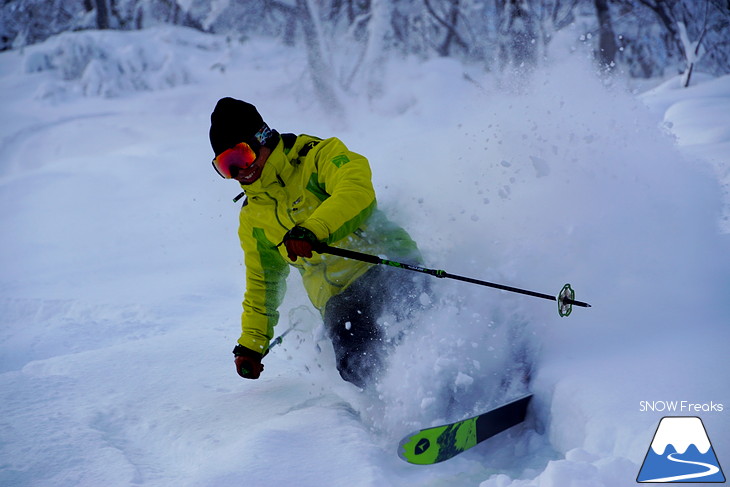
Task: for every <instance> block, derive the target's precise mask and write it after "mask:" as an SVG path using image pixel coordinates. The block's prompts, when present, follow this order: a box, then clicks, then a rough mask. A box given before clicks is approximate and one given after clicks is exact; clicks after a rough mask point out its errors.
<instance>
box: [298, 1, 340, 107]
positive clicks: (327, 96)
mask: <svg viewBox="0 0 730 487" xmlns="http://www.w3.org/2000/svg"><path fill="white" fill-rule="evenodd" d="M296 5H297V9H298V10H299V19H300V20H301V24H302V30H303V31H304V43H305V46H306V48H307V62H308V64H309V73H310V75H311V76H312V83H313V85H314V92H315V95H316V96H317V98H318V99H319V101H320V103H321V104H322V107H323V108H324V109H325V110H326V111H328V112H329V113H331V114H332V115H334V116H335V117H336V118H338V119H340V120H344V114H345V112H344V109H343V108H342V104H341V103H340V100H339V98H338V96H337V91H336V90H335V87H334V86H333V84H332V83H333V81H334V79H335V76H334V73H333V72H332V66H331V64H330V63H329V62H328V61H327V59H326V57H325V54H324V52H323V48H322V35H321V30H320V29H318V28H317V21H318V20H317V19H316V18H315V16H314V15H313V13H312V9H311V7H310V5H309V1H308V0H297V3H296Z"/></svg>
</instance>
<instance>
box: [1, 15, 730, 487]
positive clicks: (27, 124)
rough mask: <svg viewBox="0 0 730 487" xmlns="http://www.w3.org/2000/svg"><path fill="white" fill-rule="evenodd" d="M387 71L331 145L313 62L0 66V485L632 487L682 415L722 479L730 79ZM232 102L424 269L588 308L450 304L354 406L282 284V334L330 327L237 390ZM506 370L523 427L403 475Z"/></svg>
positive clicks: (481, 401)
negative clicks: (404, 244) (701, 434)
mask: <svg viewBox="0 0 730 487" xmlns="http://www.w3.org/2000/svg"><path fill="white" fill-rule="evenodd" d="M383 72H384V73H385V76H386V80H385V83H384V87H385V93H384V94H383V96H382V97H381V98H379V99H377V100H370V101H368V100H365V99H361V98H358V97H356V96H354V95H348V96H347V98H345V102H346V103H345V104H346V106H347V113H346V120H344V121H343V120H339V121H335V120H333V119H332V117H330V116H329V115H328V114H327V113H324V112H323V111H322V110H321V109H320V108H319V105H318V104H317V102H316V101H315V100H316V97H315V96H314V94H313V92H312V89H311V83H310V81H309V78H308V74H307V67H306V64H305V56H304V54H303V53H302V52H300V51H297V50H295V49H292V48H288V47H282V46H280V45H277V44H273V43H271V42H269V41H263V40H256V39H253V40H249V41H247V43H245V44H238V43H235V42H230V41H227V40H226V39H225V38H221V37H216V36H210V35H203V34H200V33H196V32H193V31H189V30H186V29H180V28H156V29H152V30H147V31H142V32H127V33H122V32H104V33H98V32H84V33H68V34H63V35H60V36H57V37H55V38H52V39H49V40H48V41H47V42H45V43H43V44H40V45H36V46H29V47H27V48H25V49H23V50H21V51H10V52H4V53H1V54H0V107H1V109H2V118H1V119H0V224H1V225H2V235H3V237H2V244H1V245H2V251H1V252H0V266H1V268H2V274H0V395H1V399H0V485H4V486H51V485H52V486H100V485H104V486H107V487H110V486H172V485H175V486H180V485H184V486H230V485H250V486H264V487H266V486H281V485H296V486H318V487H322V486H378V487H382V486H444V485H449V486H480V487H508V486H513V487H518V486H519V487H527V486H541V487H546V486H560V487H570V486H591V487H600V486H605V487H621V486H632V485H635V478H636V475H637V473H638V471H639V468H640V466H641V463H642V461H643V458H644V456H645V455H646V452H647V449H648V448H649V445H650V442H651V440H652V435H653V434H654V432H655V430H656V427H657V424H658V423H659V420H660V419H661V418H662V417H663V416H667V415H690V416H700V417H701V418H702V420H703V422H704V424H705V427H706V428H707V432H708V434H709V437H710V439H711V440H712V442H713V447H714V449H715V452H716V453H717V455H718V459H719V461H720V464H721V465H730V419H729V415H730V412H729V410H730V394H729V392H730V387H729V385H730V368H728V367H727V358H726V357H727V347H728V343H730V327H728V324H730V323H729V322H730V319H729V318H728V316H729V315H730V300H728V296H729V295H730V245H729V242H728V238H729V237H728V235H730V219H729V218H730V210H729V208H730V193H729V191H728V188H729V185H730V115H729V114H730V77H727V76H726V77H722V78H709V77H703V76H700V75H697V76H695V77H694V81H693V86H691V87H690V88H688V89H681V88H680V87H679V77H676V78H672V79H669V80H667V81H666V82H664V83H662V84H659V83H658V82H657V83H656V84H655V85H658V86H656V87H655V88H654V89H652V90H650V91H648V92H645V93H643V94H636V93H633V94H632V92H630V91H629V90H628V89H627V88H626V85H627V83H626V82H624V81H622V80H621V79H616V80H613V81H611V82H607V81H605V80H604V81H601V80H599V79H598V78H596V77H595V76H594V75H593V70H592V68H591V67H590V66H589V65H587V64H586V62H585V61H584V60H583V59H582V58H581V57H580V56H578V55H573V56H571V55H569V54H568V53H565V55H564V56H561V58H560V60H555V61H552V62H551V64H550V66H549V67H544V68H540V69H538V70H536V71H535V72H534V73H533V74H532V76H531V77H530V78H529V79H522V80H520V81H519V82H516V81H511V80H510V79H509V78H506V77H502V78H500V79H499V80H497V79H496V78H495V77H494V75H491V74H485V73H484V72H482V71H481V70H479V69H478V67H471V66H463V65H460V64H458V63H457V62H455V61H451V60H433V61H428V62H421V61H418V60H414V59H393V60H392V61H390V62H389V63H388V65H387V66H385V67H384V69H383ZM465 74H468V77H467V76H465ZM474 81H476V83H475V82H474ZM223 96H234V97H237V98H242V99H246V100H248V101H250V102H252V103H254V104H255V105H257V107H258V108H259V110H260V112H261V113H262V114H263V116H264V118H265V120H267V122H268V123H269V125H271V126H272V127H275V128H277V129H279V130H280V131H282V132H295V133H309V134H314V135H319V136H322V137H328V136H337V137H340V138H341V139H343V140H344V141H345V142H346V143H347V144H348V145H349V146H350V147H351V148H352V149H353V150H356V151H359V152H361V153H363V154H365V155H366V156H367V157H368V158H369V159H370V161H371V164H372V167H373V171H374V182H375V185H376V190H377V192H378V197H379V205H380V207H381V208H382V209H383V210H384V211H386V212H387V213H388V214H389V215H390V217H391V218H392V219H393V220H394V221H396V222H398V223H400V224H402V225H403V226H404V227H406V228H407V229H408V230H409V232H410V233H411V234H412V235H413V237H414V238H415V239H416V240H417V241H418V242H419V245H420V247H421V248H422V250H423V253H424V255H425V259H426V265H428V266H429V267H434V268H440V269H446V270H448V271H449V272H452V273H455V274H462V275H467V276H470V277H475V278H479V279H485V280H491V281H496V282H500V283H504V284H508V285H513V286H518V287H525V288H528V289H532V290H535V291H538V292H544V293H548V294H557V292H558V291H559V290H560V288H561V287H562V285H563V284H564V283H565V282H570V283H571V284H572V285H573V287H574V288H575V289H576V292H577V294H576V298H577V299H579V300H584V301H587V302H589V303H591V304H592V305H593V307H592V308H590V309H583V308H576V309H574V311H573V313H572V315H571V316H569V317H567V318H559V317H558V315H557V310H556V306H555V303H553V302H550V301H547V300H541V299H536V298H530V297H525V296H520V295H515V294H508V293H504V292H499V291H496V290H493V289H488V288H482V287H479V286H475V285H470V284H466V283H461V282H455V281H447V280H434V283H433V285H434V289H435V291H436V295H437V297H438V299H437V302H436V303H435V307H434V309H433V310H432V311H431V312H429V313H428V314H427V315H424V316H422V317H421V318H420V319H419V320H417V321H418V322H417V323H415V326H414V327H413V328H412V329H411V331H410V334H409V335H408V336H407V337H406V339H405V341H404V342H403V343H402V345H401V346H400V347H399V348H398V349H397V350H396V351H395V352H394V353H393V355H392V356H391V357H390V359H389V369H388V370H389V372H388V374H387V376H386V377H384V378H383V380H382V382H381V383H380V384H379V386H378V389H377V391H376V392H372V391H371V392H362V391H359V390H358V389H356V388H355V387H353V386H352V385H350V384H348V383H345V382H343V381H342V380H341V379H340V378H339V376H338V374H337V373H336V371H335V368H334V359H333V353H332V350H331V345H329V343H328V342H327V340H323V339H322V337H323V332H322V329H321V324H320V320H319V318H318V317H317V314H316V313H315V312H314V311H313V309H312V308H311V306H310V305H309V304H308V301H307V299H306V296H305V293H304V291H303V288H302V286H301V284H300V283H299V282H298V275H297V273H292V275H291V277H290V282H289V292H288V294H287V297H286V299H285V301H284V304H283V306H282V309H281V311H282V322H281V323H280V325H279V326H278V327H277V331H278V332H279V333H281V332H283V331H284V330H285V329H286V327H287V326H288V323H291V322H295V321H297V322H306V323H307V324H308V325H309V326H310V327H314V328H315V329H314V330H313V332H302V333H299V332H297V333H292V334H290V335H288V336H287V337H286V338H285V339H284V343H283V345H282V346H281V347H279V348H277V349H274V350H272V352H271V354H270V355H269V356H268V357H267V358H266V359H265V365H266V370H265V371H264V373H263V375H262V377H261V379H259V380H257V381H245V380H242V379H240V378H239V377H238V376H237V375H236V374H235V371H234V367H233V361H232V355H231V353H230V352H231V349H232V348H233V346H234V344H235V340H236V339H237V338H238V335H239V333H240V329H239V327H240V321H239V320H240V301H241V297H242V293H243V288H244V284H245V283H244V271H245V270H244V268H243V264H242V260H243V259H242V253H241V251H240V248H239V245H238V241H237V235H236V230H237V214H238V209H239V206H240V205H236V204H233V203H232V202H231V198H232V197H233V196H235V195H236V194H237V193H238V192H239V191H240V189H239V188H238V187H237V186H236V184H235V183H234V182H231V181H224V180H222V179H220V178H219V177H218V176H217V175H216V174H215V172H214V171H213V170H212V168H211V166H210V159H211V157H212V151H211V149H210V146H209V143H208V127H209V114H210V112H211V110H212V109H213V107H214V105H215V102H216V101H217V100H218V99H219V98H221V97H223ZM515 356H522V357H527V358H528V359H529V360H530V361H531V362H533V366H534V370H533V375H532V382H531V385H530V390H531V391H532V392H533V393H534V394H535V397H534V400H533V403H532V405H531V409H530V413H529V418H528V420H527V421H526V422H525V423H524V424H523V425H520V426H518V427H516V428H513V429H512V430H510V431H509V432H507V433H505V434H502V435H500V436H498V437H496V438H494V439H492V440H490V441H488V442H485V443H483V444H481V445H479V446H478V447H476V448H474V449H472V450H470V451H468V452H466V453H464V454H462V455H460V456H458V457H456V458H454V459H452V460H450V461H448V462H445V463H441V464H438V465H435V466H429V467H422V466H413V465H410V464H407V463H405V462H403V461H402V460H400V459H399V458H398V456H397V454H396V447H397V445H398V441H399V440H400V438H401V437H402V436H403V435H404V434H405V433H407V432H410V431H412V430H416V429H419V428H421V427H425V426H430V425H434V424H438V423H440V422H442V421H445V420H453V419H456V418H459V417H466V416H469V415H471V414H474V413H477V412H479V411H481V410H484V409H485V408H488V407H490V406H494V405H496V404H498V403H500V402H502V401H504V400H507V399H510V398H511V397H514V396H516V395H518V394H521V393H523V392H524V390H522V386H520V385H519V381H515V380H513V379H515V375H516V373H517V372H515V371H514V357H515ZM644 401H646V402H650V403H654V404H656V402H657V401H660V402H661V401H685V403H688V404H698V405H700V409H696V408H695V409H692V410H684V411H676V412H668V411H666V410H665V411H661V410H659V409H653V410H652V409H650V410H647V408H646V407H644V406H645V405H646V402H644ZM710 403H712V404H714V405H715V406H716V405H717V404H721V405H722V406H723V407H722V410H718V408H714V409H712V408H705V409H707V410H703V409H702V405H708V404H710ZM660 404H663V403H660ZM683 404H684V403H683ZM727 473H728V472H726V475H727Z"/></svg>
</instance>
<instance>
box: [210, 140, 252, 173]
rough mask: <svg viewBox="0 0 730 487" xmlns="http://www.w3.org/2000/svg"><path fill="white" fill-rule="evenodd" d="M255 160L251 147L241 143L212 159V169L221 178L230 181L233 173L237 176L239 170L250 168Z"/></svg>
mask: <svg viewBox="0 0 730 487" xmlns="http://www.w3.org/2000/svg"><path fill="white" fill-rule="evenodd" d="M255 160H256V153H255V152H254V150H253V149H252V148H251V146H250V145H248V144H247V143H245V142H241V143H240V144H237V145H236V146H235V147H231V148H230V149H228V150H226V151H224V152H222V153H221V154H220V155H219V156H218V157H216V158H215V159H213V167H214V168H215V170H216V172H218V174H220V175H221V177H223V178H226V179H231V178H232V177H233V176H234V173H235V174H237V173H238V171H239V170H241V169H248V168H249V167H251V164H253V162H254V161H255Z"/></svg>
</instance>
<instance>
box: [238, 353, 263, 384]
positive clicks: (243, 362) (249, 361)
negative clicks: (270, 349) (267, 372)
mask: <svg viewBox="0 0 730 487" xmlns="http://www.w3.org/2000/svg"><path fill="white" fill-rule="evenodd" d="M233 355H235V356H236V358H235V360H234V361H235V363H236V372H237V373H238V375H240V376H241V377H243V378H244V379H258V378H259V376H260V375H261V372H262V371H263V370H264V364H262V363H261V359H262V358H264V356H263V355H262V354H260V353H258V352H254V351H253V350H249V349H248V348H246V347H244V346H242V345H236V348H234V349H233Z"/></svg>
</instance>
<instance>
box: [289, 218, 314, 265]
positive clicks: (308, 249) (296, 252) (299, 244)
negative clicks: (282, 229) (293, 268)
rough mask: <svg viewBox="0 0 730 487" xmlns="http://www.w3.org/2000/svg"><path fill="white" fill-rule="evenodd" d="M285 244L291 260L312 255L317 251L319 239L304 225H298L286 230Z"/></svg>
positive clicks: (308, 257)
mask: <svg viewBox="0 0 730 487" xmlns="http://www.w3.org/2000/svg"><path fill="white" fill-rule="evenodd" d="M283 244H284V245H285V246H286V251H287V253H288V254H289V259H290V260H291V261H296V260H297V257H306V258H307V259H310V258H311V257H312V251H315V252H316V251H317V248H318V247H319V240H317V237H316V236H315V235H314V233H313V232H312V231H311V230H307V229H306V228H304V227H299V226H296V227H294V228H292V229H291V230H289V231H288V232H286V235H284V242H283Z"/></svg>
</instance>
